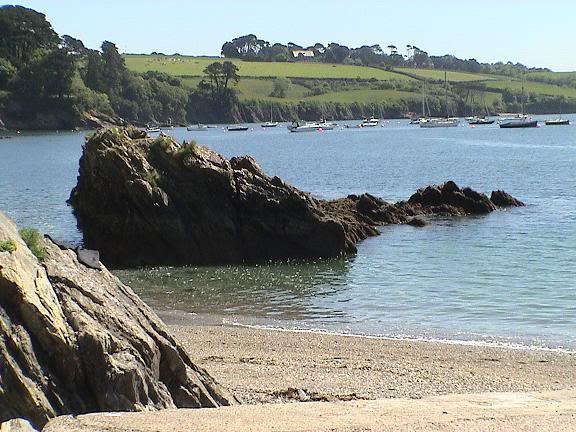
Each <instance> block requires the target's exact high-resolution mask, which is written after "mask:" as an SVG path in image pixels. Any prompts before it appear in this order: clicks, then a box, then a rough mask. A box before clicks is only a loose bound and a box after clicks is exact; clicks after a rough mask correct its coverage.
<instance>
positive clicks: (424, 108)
mask: <svg viewBox="0 0 576 432" xmlns="http://www.w3.org/2000/svg"><path fill="white" fill-rule="evenodd" d="M425 86H426V81H424V80H423V81H422V117H426V87H425Z"/></svg>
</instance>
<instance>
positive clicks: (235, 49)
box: [221, 34, 270, 59]
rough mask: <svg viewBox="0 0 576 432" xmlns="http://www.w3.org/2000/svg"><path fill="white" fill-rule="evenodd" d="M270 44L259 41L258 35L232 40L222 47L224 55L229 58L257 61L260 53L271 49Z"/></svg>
mask: <svg viewBox="0 0 576 432" xmlns="http://www.w3.org/2000/svg"><path fill="white" fill-rule="evenodd" d="M269 46H270V43H269V42H267V41H265V40H262V39H258V37H256V35H253V34H249V35H246V36H240V37H237V38H235V39H232V41H231V42H226V43H224V45H222V51H221V52H222V55H223V56H224V57H229V58H245V59H255V58H257V57H259V55H260V52H261V51H262V50H263V49H265V48H267V47H269Z"/></svg>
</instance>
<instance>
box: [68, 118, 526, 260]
mask: <svg viewBox="0 0 576 432" xmlns="http://www.w3.org/2000/svg"><path fill="white" fill-rule="evenodd" d="M69 202H70V203H71V205H72V206H73V208H74V210H75V214H76V217H77V220H78V224H79V226H80V228H81V229H82V230H83V232H84V241H85V244H86V245H87V246H88V247H90V248H94V249H98V250H100V252H101V254H102V259H103V261H104V262H105V263H106V264H109V265H113V266H138V265H160V264H191V263H193V264H211V263H219V264H222V263H240V262H257V261H266V260H282V259H292V258H296V259H302V258H303V259H306V258H320V257H339V256H343V255H345V254H349V253H353V252H355V250H356V247H355V245H356V244H357V243H358V242H359V241H361V240H363V239H365V238H367V237H369V236H373V235H377V234H378V230H377V227H378V226H380V225H383V224H403V223H412V224H413V225H415V226H421V225H423V224H425V223H426V222H425V220H424V219H422V216H424V217H425V216H429V215H449V216H461V215H470V214H486V213H489V212H491V211H494V210H496V209H498V208H501V207H508V206H520V205H523V204H522V203H521V202H520V201H518V200H516V199H514V198H513V197H511V196H510V195H508V194H506V193H505V192H502V191H496V192H493V193H492V196H491V198H488V197H487V196H486V195H484V194H481V193H478V192H475V191H473V190H472V189H470V188H463V189H460V188H459V187H458V186H457V185H456V184H455V183H454V182H447V183H444V184H443V185H439V186H429V187H427V188H424V189H421V190H419V191H417V192H416V193H415V194H414V195H413V196H412V197H410V199H409V200H408V201H402V202H399V203H395V204H391V203H387V202H385V201H383V200H381V199H379V198H377V197H374V196H372V195H369V194H363V195H350V196H348V197H346V198H342V199H338V200H334V201H325V200H320V199H316V198H314V197H312V196H311V195H310V194H308V193H304V192H302V191H300V190H298V189H296V188H294V187H292V186H290V185H287V184H286V183H284V182H283V181H282V180H281V179H280V178H278V177H269V176H267V175H266V174H265V173H264V172H263V171H262V169H261V168H260V167H259V166H258V164H257V163H256V161H255V160H254V159H252V158H251V157H246V156H245V157H238V158H232V159H230V160H227V159H225V158H224V157H222V156H221V155H219V154H217V153H215V152H213V151H211V150H209V149H207V148H204V147H201V146H199V145H196V144H194V143H183V144H180V143H177V142H176V141H174V140H173V139H171V138H170V137H167V136H161V137H159V138H157V139H151V138H149V137H148V136H146V134H145V133H144V132H141V131H139V130H137V129H133V128H114V129H108V130H103V131H99V132H97V133H96V134H94V135H93V136H92V137H90V138H89V139H88V141H87V142H86V145H85V148H84V153H83V155H82V158H81V159H80V169H79V176H78V184H77V186H76V187H75V188H74V190H73V191H72V194H71V197H70V201H69ZM415 218H417V219H415Z"/></svg>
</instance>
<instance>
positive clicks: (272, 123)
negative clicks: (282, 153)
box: [260, 105, 278, 128]
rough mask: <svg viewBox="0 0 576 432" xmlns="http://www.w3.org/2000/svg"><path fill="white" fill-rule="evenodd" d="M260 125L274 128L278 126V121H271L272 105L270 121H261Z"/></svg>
mask: <svg viewBox="0 0 576 432" xmlns="http://www.w3.org/2000/svg"><path fill="white" fill-rule="evenodd" d="M260 126H262V127H263V128H274V127H276V126H278V122H275V121H272V105H270V121H267V122H266V123H262V124H261V125H260Z"/></svg>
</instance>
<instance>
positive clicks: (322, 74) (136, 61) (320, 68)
mask: <svg viewBox="0 0 576 432" xmlns="http://www.w3.org/2000/svg"><path fill="white" fill-rule="evenodd" d="M124 59H125V61H126V66H127V67H128V69H131V70H133V71H136V72H146V71H149V70H153V71H158V72H165V73H168V74H170V75H177V76H202V75H204V72H203V71H204V69H205V68H206V66H208V65H209V64H210V63H213V62H215V61H225V60H227V59H224V58H220V57H185V56H145V55H125V56H124ZM231 61H232V62H233V63H234V64H235V65H236V66H238V69H239V71H238V74H239V75H240V76H247V77H292V78H327V79H331V78H336V79H337V78H339V79H343V78H348V79H357V78H361V79H371V78H374V79H377V80H380V81H387V80H392V79H395V80H403V81H407V80H413V78H410V77H408V76H405V75H401V74H397V73H394V72H389V71H385V70H381V69H376V68H370V67H364V66H351V65H334V64H326V63H302V62H301V63H284V62H282V63H273V62H246V61H242V60H235V59H232V60H231Z"/></svg>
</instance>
